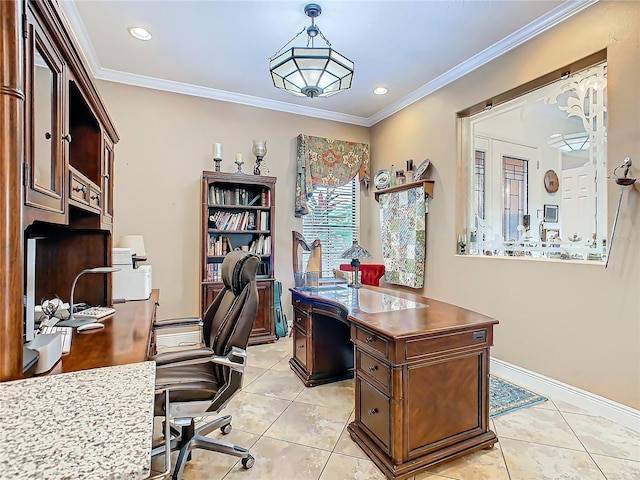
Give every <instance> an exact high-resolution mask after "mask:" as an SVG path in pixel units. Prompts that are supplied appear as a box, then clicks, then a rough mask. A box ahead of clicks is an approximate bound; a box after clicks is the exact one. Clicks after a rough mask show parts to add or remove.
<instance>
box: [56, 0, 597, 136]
mask: <svg viewBox="0 0 640 480" xmlns="http://www.w3.org/2000/svg"><path fill="white" fill-rule="evenodd" d="M596 1H597V0H576V1H559V0H549V1H547V0H508V1H498V0H490V1H489V0H457V1H427V0H423V1H402V0H389V1H381V0H370V1H366V2H365V1H360V0H348V1H344V0H343V1H338V0H324V1H320V2H317V3H319V4H320V5H321V7H322V10H323V11H322V15H320V17H318V18H317V19H316V24H317V25H318V26H319V27H320V29H321V31H322V33H323V34H324V35H325V37H326V38H327V39H328V40H329V41H330V42H331V44H332V46H333V48H335V49H336V50H337V51H338V52H339V53H341V54H343V55H345V56H346V57H348V58H349V59H350V60H352V61H353V62H354V63H355V73H354V79H353V85H352V87H351V89H349V90H347V91H345V92H342V93H339V94H337V95H335V96H333V97H330V98H314V99H310V98H299V97H295V96H293V95H291V94H288V93H286V92H282V91H280V90H278V89H276V88H275V87H274V86H273V82H272V80H271V76H270V74H269V68H268V60H269V57H270V56H272V55H273V54H274V53H276V51H278V50H279V49H280V48H281V47H283V46H284V45H285V44H286V43H287V42H288V41H289V40H291V38H292V37H293V36H294V35H295V34H297V33H298V32H299V31H300V30H301V29H302V28H303V27H306V26H308V25H309V24H310V19H309V18H308V17H307V16H306V15H305V14H304V6H305V5H306V4H307V3H308V2H305V1H288V0H287V1H285V0H282V1H267V0H235V1H223V0H208V1H204V0H200V1H192V0H154V1H147V0H119V1H114V0H75V1H73V0H61V5H62V7H63V11H64V13H65V15H66V17H67V18H68V20H69V23H70V25H71V27H72V30H73V33H74V34H75V36H76V39H77V40H78V42H79V44H80V47H81V49H82V50H83V52H84V54H85V56H86V57H87V60H88V62H89V65H90V68H91V69H92V71H93V74H94V75H95V77H96V78H98V79H102V80H109V81H115V82H121V83H127V84H132V85H139V86H145V87H150V88H156V89H160V90H167V91H173V92H179V93H185V94H189V95H197V96H202V97H206V98H215V99H219V100H223V101H231V102H236V103H242V104H247V105H253V106H258V107H263V108H270V109H274V110H281V111H286V112H292V113H298V114H303V115H310V116H314V117H318V118H326V119H332V120H338V121H343V122H347V123H353V124H356V125H364V126H371V125H373V124H375V123H376V122H378V121H380V120H382V119H383V118H385V117H387V116H389V115H391V114H392V113H394V112H396V111H398V110H400V109H401V108H403V107H405V106H406V105H409V104H410V103H412V102H414V101H416V100H418V99H419V98H422V97H423V96H425V95H427V94H429V93H430V92H433V91H434V90H437V89H438V88H441V87H442V86H444V85H446V84H447V83H450V82H451V81H453V80H455V79H456V78H459V77H461V76H462V75H464V74H466V73H468V72H470V71H472V70H474V69H475V68H477V67H479V66H481V65H483V64H484V63H486V62H488V61H490V60H491V59H493V58H496V57H497V56H500V55H502V54H503V53H505V52H507V51H509V50H510V49H512V48H514V47H516V46H517V45H519V44H521V43H523V42H525V41H526V40H528V39H529V38H531V37H533V36H535V35H537V34H539V33H541V32H543V31H544V30H546V29H548V28H550V27H552V26H554V25H556V24H557V23H559V22H561V21H563V20H565V19H567V18H569V17H570V16H572V15H574V14H575V13H577V12H579V11H580V10H582V9H584V8H586V7H588V6H590V5H592V4H593V3H595V2H596ZM130 26H143V27H145V28H147V29H148V30H149V31H151V33H152V34H153V39H152V40H151V41H149V42H142V41H139V40H136V39H134V38H133V37H131V36H130V35H129V33H128V32H127V29H128V28H129V27H130ZM305 44H306V34H303V35H301V36H300V37H298V38H297V40H296V42H294V43H293V44H292V45H291V46H300V45H305ZM316 46H323V45H322V43H321V41H319V39H316ZM380 85H382V86H385V87H387V88H388V89H389V93H388V94H387V95H384V96H378V95H374V94H373V93H372V90H373V89H374V88H375V87H376V86H380Z"/></svg>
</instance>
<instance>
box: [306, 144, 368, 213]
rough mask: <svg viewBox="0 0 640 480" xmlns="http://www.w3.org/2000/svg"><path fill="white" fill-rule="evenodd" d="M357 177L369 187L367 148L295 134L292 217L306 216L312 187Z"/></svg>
mask: <svg viewBox="0 0 640 480" xmlns="http://www.w3.org/2000/svg"><path fill="white" fill-rule="evenodd" d="M356 175H358V179H359V180H360V182H361V183H362V184H363V186H364V187H365V188H367V187H368V186H369V181H370V178H371V177H370V172H369V145H368V144H366V143H357V142H347V141H345V140H335V139H333V138H323V137H312V136H309V135H304V134H300V135H298V158H297V173H296V217H301V216H302V215H306V214H307V213H309V210H308V208H307V199H308V198H309V197H310V196H311V194H312V193H313V188H314V187H315V186H316V185H326V186H329V187H331V186H334V187H339V186H341V185H345V184H347V183H349V182H350V181H351V179H352V178H354V177H355V176H356Z"/></svg>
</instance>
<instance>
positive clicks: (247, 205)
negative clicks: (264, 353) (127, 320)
mask: <svg viewBox="0 0 640 480" xmlns="http://www.w3.org/2000/svg"><path fill="white" fill-rule="evenodd" d="M275 184H276V179H275V177H266V176H260V175H248V174H244V173H239V174H238V173H225V172H208V171H205V172H202V219H201V221H202V237H201V257H200V258H201V279H200V281H201V286H202V291H201V302H200V304H201V305H200V308H201V315H202V316H204V313H205V311H206V310H207V308H208V307H209V305H210V304H211V302H212V301H213V299H214V298H215V296H216V294H217V293H218V292H219V291H220V290H222V288H223V283H222V279H221V276H220V267H221V265H222V261H223V260H224V257H225V255H226V254H227V253H228V252H229V251H231V250H240V249H242V250H247V251H250V252H252V253H254V254H255V255H258V256H259V257H260V259H261V261H260V264H259V266H258V275H257V279H258V281H257V284H258V296H259V300H260V303H259V307H258V316H257V318H256V321H255V322H254V327H253V330H252V331H251V337H250V338H249V344H251V345H253V344H257V343H267V342H273V341H275V339H276V336H275V322H274V308H273V306H274V297H273V291H274V266H275V258H274V255H273V250H274V248H273V247H274V245H275V239H274V233H275V232H274V229H273V225H275V223H274V222H275ZM252 227H253V228H252Z"/></svg>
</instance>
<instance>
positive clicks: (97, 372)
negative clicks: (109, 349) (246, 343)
mask: <svg viewBox="0 0 640 480" xmlns="http://www.w3.org/2000/svg"><path fill="white" fill-rule="evenodd" d="M154 389H155V363H154V362H142V363H133V364H129V365H119V366H115V367H105V368H96V369H91V370H82V371H79V372H72V373H64V374H60V375H49V376H44V377H35V378H29V379H26V380H16V381H13V382H4V383H0V418H2V421H3V425H2V427H0V479H5V478H6V479H12V480H17V479H29V480H34V479H35V480H37V479H42V480H44V479H46V480H55V479H61V480H62V479H64V480H70V479H91V480H99V479H110V480H114V479H142V478H146V477H147V476H148V475H149V468H150V464H151V439H152V434H153V399H154Z"/></svg>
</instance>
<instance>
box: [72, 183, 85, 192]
mask: <svg viewBox="0 0 640 480" xmlns="http://www.w3.org/2000/svg"><path fill="white" fill-rule="evenodd" d="M73 191H74V192H82V193H84V192H86V191H87V189H86V187H85V186H84V185H81V186H80V187H73Z"/></svg>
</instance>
